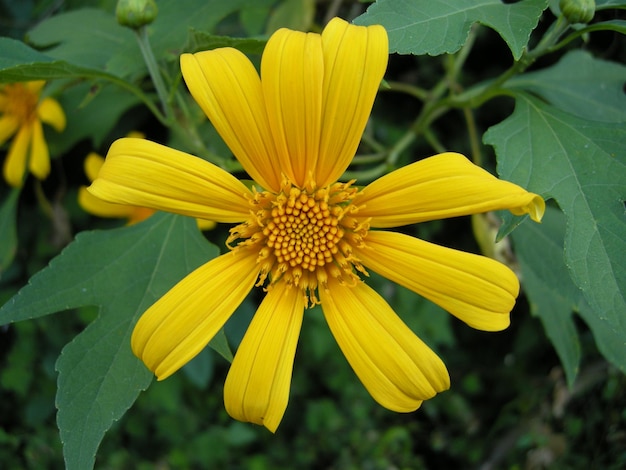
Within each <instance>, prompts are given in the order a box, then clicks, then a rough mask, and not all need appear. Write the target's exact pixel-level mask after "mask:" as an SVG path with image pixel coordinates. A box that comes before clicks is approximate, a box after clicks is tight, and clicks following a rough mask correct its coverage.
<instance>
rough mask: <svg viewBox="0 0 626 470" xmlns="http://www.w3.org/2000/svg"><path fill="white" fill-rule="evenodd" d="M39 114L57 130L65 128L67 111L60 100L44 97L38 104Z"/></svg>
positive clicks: (40, 117)
mask: <svg viewBox="0 0 626 470" xmlns="http://www.w3.org/2000/svg"><path fill="white" fill-rule="evenodd" d="M37 115H38V116H39V119H41V120H42V121H43V122H45V123H46V124H50V125H51V126H52V127H53V128H54V129H55V130H56V131H57V132H61V131H62V130H63V129H65V124H66V123H65V113H64V112H63V108H61V105H60V104H59V102H58V101H57V100H55V99H53V98H44V99H43V100H41V103H39V106H37Z"/></svg>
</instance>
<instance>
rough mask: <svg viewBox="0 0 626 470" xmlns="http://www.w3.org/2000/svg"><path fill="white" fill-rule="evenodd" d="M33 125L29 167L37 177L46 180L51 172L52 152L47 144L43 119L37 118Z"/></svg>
mask: <svg viewBox="0 0 626 470" xmlns="http://www.w3.org/2000/svg"><path fill="white" fill-rule="evenodd" d="M32 126H33V134H32V136H31V143H30V158H29V160H28V168H29V169H30V172H31V173H32V174H33V175H35V176H36V177H37V179H39V180H44V179H46V178H47V177H48V175H49V174H50V153H49V152H48V144H46V139H45V137H44V135H43V127H42V126H41V121H40V120H38V119H35V120H34V121H33V124H32Z"/></svg>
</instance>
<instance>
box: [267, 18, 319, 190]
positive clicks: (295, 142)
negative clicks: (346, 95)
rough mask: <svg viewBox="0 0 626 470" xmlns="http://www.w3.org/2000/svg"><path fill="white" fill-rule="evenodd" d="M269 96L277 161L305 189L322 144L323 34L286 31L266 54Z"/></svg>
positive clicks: (275, 37)
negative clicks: (321, 36)
mask: <svg viewBox="0 0 626 470" xmlns="http://www.w3.org/2000/svg"><path fill="white" fill-rule="evenodd" d="M261 80H262V87H263V95H264V97H265V104H266V106H267V115H268V118H269V123H270V127H271V130H272V135H273V136H274V142H275V143H276V151H277V158H278V159H279V161H280V167H281V168H282V170H283V172H284V173H285V175H286V176H287V177H288V178H289V179H290V180H291V181H292V182H294V183H295V184H296V185H298V186H300V187H304V185H305V180H306V178H307V177H309V176H311V177H312V176H313V175H314V173H313V172H314V170H315V166H316V162H317V157H318V153H319V144H320V130H321V110H322V83H323V80H324V59H323V55H322V41H321V38H320V35H319V34H312V33H308V34H307V33H301V32H297V31H290V30H288V29H280V30H278V31H276V32H275V33H274V34H273V35H272V37H271V38H270V40H269V41H268V43H267V46H266V47H265V50H264V51H263V59H262V62H261Z"/></svg>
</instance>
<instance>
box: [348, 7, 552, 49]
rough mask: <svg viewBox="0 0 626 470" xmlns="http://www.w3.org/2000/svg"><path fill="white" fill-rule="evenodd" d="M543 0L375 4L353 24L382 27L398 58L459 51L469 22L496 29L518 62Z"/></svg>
mask: <svg viewBox="0 0 626 470" xmlns="http://www.w3.org/2000/svg"><path fill="white" fill-rule="evenodd" d="M547 3H548V2H547V0H522V1H520V2H514V3H511V4H505V3H504V2H502V1H501V0H456V1H454V2H450V1H446V0H378V1H377V2H376V3H374V4H373V5H371V6H370V7H369V8H368V9H367V11H366V12H365V13H364V14H363V15H361V16H359V17H358V18H357V19H356V20H355V21H354V22H355V23H356V24H363V25H370V24H381V25H383V26H384V27H385V29H386V30H387V32H388V33H389V49H390V51H391V52H398V53H400V54H415V55H422V54H430V55H439V54H445V53H452V52H456V51H458V50H459V49H460V48H461V46H463V44H465V41H466V40H467V36H468V34H469V30H470V28H471V26H472V24H474V23H481V24H484V25H485V26H489V27H490V28H493V29H494V30H496V31H497V32H498V33H499V34H500V36H502V39H504V40H505V41H506V43H507V44H508V46H509V48H510V49H511V52H512V53H513V57H514V58H515V59H519V58H520V57H521V55H522V51H523V50H524V48H525V47H526V45H527V44H528V38H529V37H530V33H531V32H532V31H533V29H535V27H536V26H537V23H538V21H539V17H540V16H541V13H542V12H543V10H545V8H546V7H547Z"/></svg>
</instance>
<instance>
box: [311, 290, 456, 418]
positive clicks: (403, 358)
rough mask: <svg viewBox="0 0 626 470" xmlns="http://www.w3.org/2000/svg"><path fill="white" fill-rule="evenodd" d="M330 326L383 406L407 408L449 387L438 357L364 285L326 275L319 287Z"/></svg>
mask: <svg viewBox="0 0 626 470" xmlns="http://www.w3.org/2000/svg"><path fill="white" fill-rule="evenodd" d="M319 294H320V300H321V302H322V309H323V310H324V316H325V317H326V321H327V322H328V326H329V327H330V330H331V331H332V333H333V336H334V337H335V339H336V340H337V343H338V344H339V347H340V348H341V350H342V351H343V354H344V355H345V356H346V359H348V362H349V363H350V365H351V366H352V369H353V370H354V372H355V373H356V375H357V376H358V377H359V379H360V380H361V382H362V383H363V385H364V386H365V388H366V389H367V390H368V391H369V393H370V394H371V395H372V397H373V398H374V399H375V400H376V401H377V402H378V403H380V404H381V405H382V406H384V407H385V408H388V409H390V410H393V411H400V412H408V411H413V410H416V409H417V408H418V407H419V406H420V405H421V403H422V401H423V400H427V399H429V398H432V397H433V396H435V394H437V393H438V392H442V391H444V390H447V389H448V388H449V387H450V378H449V376H448V371H447V370H446V366H445V365H444V364H443V362H442V361H441V359H439V357H438V356H437V355H436V354H435V353H434V352H433V351H432V350H431V349H430V348H429V347H428V346H426V345H425V344H424V343H423V342H422V341H421V340H420V339H419V338H418V337H417V336H416V335H415V334H414V333H413V332H412V331H411V330H410V329H409V328H408V327H407V326H406V325H405V324H404V323H403V322H402V320H400V318H399V317H398V316H397V315H396V314H395V312H394V311H393V310H392V309H391V307H390V306H389V305H388V304H387V302H385V300H384V299H383V298H382V297H381V296H380V295H378V294H377V293H376V292H375V291H374V290H372V289H371V288H370V287H368V286H367V285H365V284H363V283H359V284H357V285H356V286H355V287H350V286H347V285H341V284H340V283H339V282H338V281H337V280H336V279H335V278H330V279H329V282H328V289H326V290H325V289H320V292H319Z"/></svg>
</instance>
